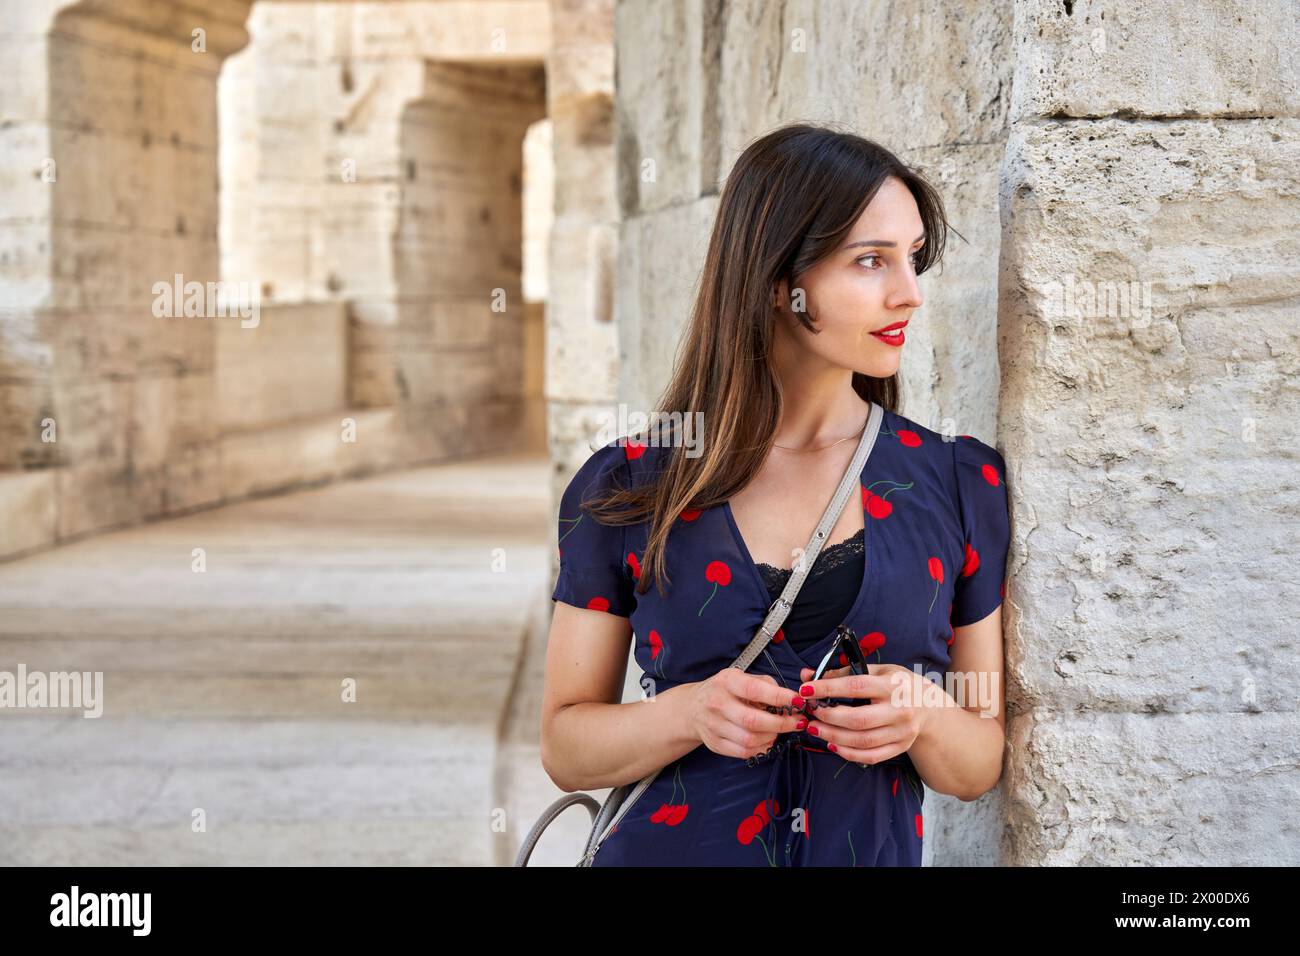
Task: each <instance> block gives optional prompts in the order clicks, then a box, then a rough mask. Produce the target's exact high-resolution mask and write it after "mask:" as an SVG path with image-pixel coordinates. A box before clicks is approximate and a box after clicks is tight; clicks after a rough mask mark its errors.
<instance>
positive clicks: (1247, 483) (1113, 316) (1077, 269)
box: [999, 0, 1300, 866]
mask: <svg viewBox="0 0 1300 956" xmlns="http://www.w3.org/2000/svg"><path fill="white" fill-rule="evenodd" d="M1296 30H1297V21H1296V9H1295V4H1294V3H1291V2H1287V0H1276V2H1268V3H1261V4H1238V3H1230V2H1226V0H1214V2H1209V3H1197V4H1191V3H1186V2H1181V0H1159V2H1152V3H1146V4H1138V5H1130V6H1120V7H1116V6H1115V5H1111V4H1106V5H1102V4H1098V3H1086V2H1078V3H1073V4H1068V3H1067V4H1061V3H1059V2H1051V3H1049V2H1046V0H1032V2H1031V0H1021V2H1019V3H1017V4H1016V20H1015V40H1016V43H1015V79H1014V84H1013V90H1014V97H1013V103H1012V133H1011V136H1010V139H1009V141H1008V143H1007V152H1006V160H1005V165H1004V169H1003V183H1002V204H1003V245H1002V254H1003V264H1002V270H1001V282H1000V289H999V293H1000V343H1001V344H1000V349H1001V358H1002V389H1001V439H1002V440H1001V446H1002V448H1003V451H1004V454H1005V457H1006V460H1007V465H1008V471H1009V474H1008V487H1009V489H1010V491H1011V493H1012V494H1011V497H1012V501H1013V530H1014V542H1013V545H1012V548H1013V559H1014V560H1013V565H1012V567H1011V569H1010V584H1009V587H1008V601H1007V605H1006V609H1007V612H1008V613H1007V638H1008V647H1009V664H1010V674H1011V677H1012V680H1011V683H1010V687H1009V696H1010V697H1011V704H1012V708H1011V713H1010V715H1009V720H1008V740H1009V764H1008V767H1007V772H1006V776H1005V777H1004V782H1003V789H1004V791H1005V793H1006V796H1007V801H1008V803H1007V806H1008V815H1009V821H1010V828H1009V830H1008V834H1007V839H1006V841H1005V844H1004V854H1003V859H1002V862H1004V863H1008V864H1015V865H1058V866H1060V865H1066V866H1069V865H1110V866H1126V865H1136V864H1153V863H1155V864H1169V865H1184V866H1185V865H1192V866H1198V865H1205V864H1215V865H1228V866H1241V865H1247V864H1272V865H1279V864H1280V865H1288V864H1289V865H1295V864H1296V863H1297V862H1300V840H1297V839H1296V837H1295V833H1294V824H1295V817H1296V808H1297V796H1298V794H1300V743H1298V741H1300V733H1297V729H1298V727H1297V721H1296V714H1295V709H1296V682H1297V677H1298V676H1300V673H1298V669H1297V668H1298V665H1297V657H1296V654H1295V651H1294V646H1293V644H1294V637H1295V632H1296V612H1297V608H1298V607H1300V579H1298V578H1297V575H1296V573H1295V560H1296V559H1295V552H1296V548H1295V543H1296V539H1297V533H1296V532H1297V515H1298V514H1300V490H1298V489H1297V482H1296V463H1295V459H1296V449H1297V447H1300V444H1298V443H1297V419H1298V417H1300V391H1298V389H1297V382H1300V374H1298V373H1300V359H1298V356H1300V321H1297V296H1300V255H1298V253H1300V245H1297V238H1296V237H1297V235H1300V123H1298V122H1297V112H1298V111H1300V93H1298V92H1297V91H1298V90H1300V84H1298V83H1297V70H1298V65H1300V44H1298V43H1297V35H1296Z"/></svg>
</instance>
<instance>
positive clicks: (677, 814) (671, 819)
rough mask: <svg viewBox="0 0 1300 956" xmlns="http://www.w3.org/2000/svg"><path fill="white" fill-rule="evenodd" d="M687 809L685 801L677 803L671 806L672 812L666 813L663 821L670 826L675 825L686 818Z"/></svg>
mask: <svg viewBox="0 0 1300 956" xmlns="http://www.w3.org/2000/svg"><path fill="white" fill-rule="evenodd" d="M688 809H690V808H689V806H688V805H687V804H685V803H679V804H677V806H675V807H673V812H672V813H670V814H668V819H667V820H665V821H664V822H665V823H667V824H668V825H669V826H670V827H675V826H677V824H679V823H681V822H682V821H683V820H685V819H686V811H687V810H688Z"/></svg>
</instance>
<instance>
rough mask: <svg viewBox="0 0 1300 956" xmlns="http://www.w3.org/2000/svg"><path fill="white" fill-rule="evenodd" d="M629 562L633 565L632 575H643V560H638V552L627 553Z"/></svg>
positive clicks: (635, 576)
mask: <svg viewBox="0 0 1300 956" xmlns="http://www.w3.org/2000/svg"><path fill="white" fill-rule="evenodd" d="M627 563H628V564H630V565H632V577H634V578H640V577H641V562H640V561H638V560H637V557H636V553H635V552H633V551H629V552H628V553H627Z"/></svg>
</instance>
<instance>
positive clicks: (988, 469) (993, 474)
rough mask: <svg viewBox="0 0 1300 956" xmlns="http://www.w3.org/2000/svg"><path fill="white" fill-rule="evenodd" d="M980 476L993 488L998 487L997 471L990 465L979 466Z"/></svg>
mask: <svg viewBox="0 0 1300 956" xmlns="http://www.w3.org/2000/svg"><path fill="white" fill-rule="evenodd" d="M980 474H982V475H983V476H984V480H985V481H987V482H988V483H989V484H990V485H992V486H993V487H994V488H996V487H997V486H998V481H999V480H1000V479H999V478H998V470H997V469H996V468H994V467H993V466H992V465H980Z"/></svg>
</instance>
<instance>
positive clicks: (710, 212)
mask: <svg viewBox="0 0 1300 956" xmlns="http://www.w3.org/2000/svg"><path fill="white" fill-rule="evenodd" d="M717 209H718V197H717V196H705V197H703V198H701V199H698V200H696V201H695V202H693V203H690V204H688V205H683V206H675V207H673V208H669V209H664V210H661V211H658V212H653V213H647V214H645V215H642V216H636V217H633V218H629V219H626V220H624V221H623V222H622V223H621V225H620V228H619V237H618V248H619V255H618V264H617V268H618V273H617V281H615V283H614V291H615V312H616V314H617V316H618V333H619V352H620V356H621V367H622V376H621V377H620V380H619V386H618V400H619V401H623V402H627V403H628V404H629V405H631V406H632V407H633V408H635V409H637V410H639V411H647V412H648V411H650V410H651V405H652V404H653V403H654V401H655V399H656V398H658V397H659V394H660V393H661V392H662V391H663V389H664V387H665V386H666V385H667V384H668V380H669V377H670V375H671V373H672V367H673V360H674V357H675V352H676V349H677V344H678V342H679V341H680V340H681V337H682V335H683V334H684V332H685V330H686V328H687V326H688V325H689V324H690V317H691V309H692V307H693V306H694V293H695V291H696V288H695V287H696V285H697V280H698V278H699V275H700V270H701V269H702V268H703V265H704V255H705V253H706V251H707V250H708V245H709V233H710V231H711V230H712V227H713V220H714V219H715V218H716V217H717Z"/></svg>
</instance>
